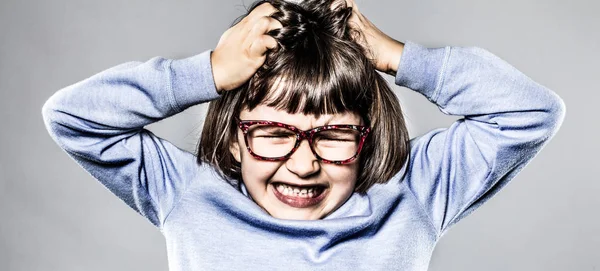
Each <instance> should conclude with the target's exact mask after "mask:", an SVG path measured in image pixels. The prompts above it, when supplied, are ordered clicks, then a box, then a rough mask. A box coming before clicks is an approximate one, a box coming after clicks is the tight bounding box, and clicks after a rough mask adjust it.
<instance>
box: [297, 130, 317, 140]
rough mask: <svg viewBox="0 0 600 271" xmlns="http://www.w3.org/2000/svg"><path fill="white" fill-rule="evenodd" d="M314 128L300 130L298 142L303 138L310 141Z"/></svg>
mask: <svg viewBox="0 0 600 271" xmlns="http://www.w3.org/2000/svg"><path fill="white" fill-rule="evenodd" d="M312 132H313V130H312V129H311V130H307V131H299V132H298V143H300V142H301V141H302V140H304V139H306V140H308V141H309V142H310V141H311V134H312Z"/></svg>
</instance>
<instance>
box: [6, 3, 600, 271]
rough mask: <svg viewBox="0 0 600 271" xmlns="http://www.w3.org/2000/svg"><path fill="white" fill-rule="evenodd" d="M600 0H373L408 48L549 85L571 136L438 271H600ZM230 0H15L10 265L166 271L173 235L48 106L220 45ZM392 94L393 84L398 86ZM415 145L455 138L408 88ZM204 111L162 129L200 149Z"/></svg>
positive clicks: (479, 216)
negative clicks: (72, 142) (463, 58)
mask: <svg viewBox="0 0 600 271" xmlns="http://www.w3.org/2000/svg"><path fill="white" fill-rule="evenodd" d="M592 2H593V1H584V0H578V1H568V3H567V1H549V0H546V1H541V0H519V1H517V0H507V1H493V2H492V1H485V2H484V1H461V0H427V1H423V0H410V1H409V0H406V1H392V0H389V1H359V2H358V4H359V7H360V8H361V10H362V12H363V13H364V14H365V15H366V16H367V17H368V18H369V19H370V20H371V21H373V22H374V23H375V25H377V26H378V27H379V28H381V29H382V30H383V31H384V32H386V33H387V34H388V35H390V36H392V37H394V38H395V39H397V40H400V41H405V40H413V41H416V42H419V43H421V44H423V45H426V46H430V47H432V46H444V45H454V46H478V47H482V48H485V49H487V50H489V51H491V52H493V53H494V54H496V55H498V56H499V57H501V58H503V59H505V60H506V61H508V62H509V63H511V64H512V65H513V66H515V67H516V68H518V69H519V70H521V71H522V72H524V73H525V74H527V75H528V76H529V77H531V78H532V79H534V80H535V81H537V82H539V83H541V84H543V85H545V86H547V87H549V88H550V89H552V90H554V91H555V92H556V93H558V94H559V96H560V97H562V98H563V99H564V101H565V103H566V105H567V114H566V118H565V121H564V123H563V126H562V128H561V130H560V131H559V133H558V134H557V135H556V136H555V137H554V139H553V140H552V141H551V142H550V144H548V145H547V146H546V147H545V148H544V149H543V150H542V152H541V153H540V155H538V156H537V157H536V158H535V159H534V160H533V161H532V162H531V163H530V164H529V165H528V166H527V167H526V168H524V169H523V171H522V172H521V173H520V174H519V175H518V176H517V177H516V178H515V179H514V180H513V182H512V183H510V184H509V185H508V186H507V187H505V189H504V190H503V191H502V192H501V193H499V194H498V195H496V196H495V197H494V198H493V199H492V200H490V201H488V203H487V204H485V205H484V206H483V207H481V208H480V209H479V210H477V211H476V212H475V213H473V214H472V215H471V216H469V217H467V218H466V219H464V220H463V221H462V222H461V223H459V224H457V225H456V226H454V228H453V229H452V230H450V231H449V232H448V234H447V235H445V236H444V237H443V238H442V239H441V241H440V243H439V244H438V246H437V247H436V250H435V252H434V255H433V258H432V261H431V264H430V270H600V233H599V232H600V217H599V214H600V212H598V210H597V208H598V207H599V206H600V197H599V196H598V193H599V192H600V182H599V181H600V180H599V177H598V175H597V174H594V175H593V174H592V171H593V170H597V169H598V167H599V165H598V162H600V159H598V153H600V149H599V146H600V144H599V143H598V141H597V140H598V132H599V129H598V124H600V121H598V120H597V118H598V117H599V114H598V113H597V112H596V111H593V105H592V103H595V102H596V100H597V99H598V98H600V95H599V94H598V93H599V91H598V89H597V87H595V84H593V83H592V82H597V80H598V78H599V69H598V62H599V60H600V59H599V56H600V50H599V49H600V46H599V42H600V34H599V33H600V27H599V26H600V18H599V17H598V15H597V14H598V13H597V11H598V10H599V5H598V4H593V3H592ZM244 3H245V4H249V3H250V1H248V0H246V1H244V2H242V0H229V1H214V0H213V1H209V0H194V1H149V0H144V1H141V0H135V1H116V0H105V1H69V0H55V1H42V0H32V1H18V0H10V1H2V2H1V3H0V35H1V36H0V90H1V93H0V116H2V125H1V126H0V131H1V132H0V144H1V145H0V146H1V154H0V217H1V219H2V220H1V222H0V270H166V269H167V256H166V248H165V244H164V239H163V237H162V235H161V233H160V232H159V231H158V230H157V229H156V228H154V227H153V226H152V225H151V224H150V223H148V222H146V220H144V219H143V218H142V217H141V216H139V215H137V214H136V213H135V212H134V211H133V210H131V209H129V207H127V206H126V205H125V204H124V203H123V202H121V201H120V200H119V199H118V198H116V197H115V196H113V195H112V194H110V192H109V191H108V190H106V189H104V188H103V187H102V186H101V185H100V184H98V183H97V182H96V181H95V180H94V179H93V178H92V177H91V176H90V175H89V174H87V173H86V172H85V171H84V170H83V169H82V168H80V167H79V166H77V165H76V164H75V162H74V161H73V160H71V159H70V158H69V157H68V156H67V155H66V154H65V153H64V152H63V151H62V150H61V149H59V147H58V146H57V145H56V144H55V143H54V142H53V141H52V140H51V138H50V137H49V136H48V134H47V132H46V130H45V128H44V125H43V122H42V116H41V108H42V105H43V103H44V102H45V101H46V99H48V98H49V97H50V96H51V95H52V94H53V93H54V92H55V91H57V90H58V89H60V88H62V87H65V86H67V85H70V84H73V83H75V82H77V81H80V80H83V79H85V78H87V77H89V76H91V75H93V74H95V73H97V72H100V71H102V70H104V69H107V68H109V67H112V66H115V65H117V64H120V63H123V62H127V61H131V60H139V61H145V60H148V59H150V58H151V57H153V56H159V55H160V56H164V57H168V58H183V57H186V56H190V55H193V54H197V53H200V52H202V51H204V50H207V49H210V48H214V47H215V46H216V44H217V42H218V40H219V37H220V36H221V34H222V33H223V32H224V31H225V30H226V29H227V28H228V27H229V25H230V24H231V23H232V21H233V20H234V19H235V18H236V17H237V16H239V15H240V14H242V13H243V12H244V7H243V4H244ZM386 77H387V78H388V79H389V82H390V83H391V84H393V81H392V80H393V78H391V77H389V76H387V75H386ZM395 89H396V91H397V94H398V96H399V98H400V99H401V104H402V106H403V108H404V110H405V114H406V117H407V121H408V125H409V129H410V134H411V137H415V136H418V135H420V134H423V133H425V132H426V131H428V130H430V129H433V128H437V127H447V126H449V125H450V123H451V122H452V121H454V120H455V119H457V117H453V116H446V115H444V114H443V113H442V112H441V111H439V110H438V109H437V107H435V106H434V105H433V104H431V103H429V102H428V101H427V100H426V99H425V98H424V97H423V96H421V95H420V94H418V93H416V92H412V91H410V90H409V89H406V88H400V87H395ZM204 113H205V111H204V107H203V106H195V107H192V108H190V109H188V110H187V111H185V112H183V113H181V114H178V115H176V116H174V117H171V118H169V119H166V120H164V121H161V122H158V123H156V124H153V125H150V126H149V128H150V129H151V130H153V131H154V132H155V133H157V134H158V135H159V136H162V137H164V138H166V139H168V140H170V141H172V142H173V143H175V144H176V145H178V146H180V147H182V148H185V149H187V150H190V151H193V150H194V146H195V144H196V140H197V139H198V136H199V132H200V127H201V124H202V119H203V117H204Z"/></svg>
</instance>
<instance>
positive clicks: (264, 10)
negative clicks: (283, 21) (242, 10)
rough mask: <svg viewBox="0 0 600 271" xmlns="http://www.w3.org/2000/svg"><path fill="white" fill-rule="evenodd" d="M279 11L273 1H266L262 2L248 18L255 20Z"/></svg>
mask: <svg viewBox="0 0 600 271" xmlns="http://www.w3.org/2000/svg"><path fill="white" fill-rule="evenodd" d="M275 12H277V9H276V8H275V7H274V6H273V5H271V3H268V2H265V3H262V4H260V5H259V6H258V7H256V8H254V9H253V10H252V12H250V14H248V16H246V17H247V18H248V20H249V21H250V22H252V21H254V20H255V19H257V18H260V17H265V16H270V15H271V14H273V13H275Z"/></svg>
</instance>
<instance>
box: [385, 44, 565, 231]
mask: <svg viewBox="0 0 600 271" xmlns="http://www.w3.org/2000/svg"><path fill="white" fill-rule="evenodd" d="M395 83H396V84H397V85H399V86H404V87H407V88H409V89H412V90H414V91H417V92H419V93H421V94H422V95H424V96H425V97H426V98H427V99H428V100H429V101H430V102H432V103H434V104H436V105H437V107H438V108H439V110H440V111H441V112H443V113H444V114H447V115H457V116H464V117H462V118H460V119H459V120H457V121H455V122H454V123H453V124H452V125H450V127H448V128H437V129H433V130H431V131H429V132H427V133H425V134H423V135H421V136H419V137H416V138H413V139H411V143H410V145H411V152H410V163H411V165H410V170H409V171H407V175H406V177H405V179H404V180H405V182H406V184H407V185H408V187H409V189H410V191H411V192H412V193H413V194H414V196H415V197H416V198H417V200H418V201H419V202H420V204H421V207H422V208H423V210H424V211H425V212H426V213H427V215H428V216H429V218H430V220H431V223H432V225H433V226H434V227H435V229H436V231H437V233H438V237H441V236H442V235H443V234H444V233H445V232H446V230H447V229H448V228H449V227H450V226H452V225H453V224H455V223H456V222H458V221H459V220H461V219H462V218H464V217H466V216H467V215H469V214H470V213H471V212H473V211H474V210H475V209H476V208H478V207H479V206H480V205H481V204H483V203H484V202H486V201H487V200H489V199H490V198H491V197H492V196H493V195H494V194H495V193H497V192H498V191H499V190H500V189H501V188H502V187H503V186H505V185H506V184H507V183H508V182H509V181H510V180H511V179H512V178H514V177H515V175H517V174H518V173H519V172H520V171H521V170H522V169H523V167H525V165H527V164H528V163H529V161H531V160H532V159H533V157H535V156H536V155H537V154H538V153H539V152H540V151H541V149H542V148H543V147H544V146H545V144H546V143H547V142H548V141H549V140H550V139H551V138H552V137H553V136H554V135H555V134H556V132H557V131H558V129H559V127H560V126H561V125H562V122H563V119H564V117H565V112H566V107H565V104H564V102H563V100H562V99H561V98H560V97H559V96H558V95H557V94H556V93H554V92H552V91H551V90H549V89H548V88H546V87H544V86H542V85H540V84H538V83H536V82H534V81H533V80H532V79H530V78H529V77H527V76H526V75H524V74H523V73H521V72H520V71H518V70H517V69H515V68H514V67H513V66H511V65H510V64H508V63H507V62H505V61H503V60H502V59H500V58H499V57H497V56H495V55H494V54H492V53H490V52H488V51H486V50H485V49H481V48H478V47H451V46H446V47H443V48H426V47H424V46H422V45H419V44H417V43H415V42H412V41H407V42H406V43H405V47H404V51H403V54H402V57H401V60H400V63H399V65H398V72H397V74H396V78H395Z"/></svg>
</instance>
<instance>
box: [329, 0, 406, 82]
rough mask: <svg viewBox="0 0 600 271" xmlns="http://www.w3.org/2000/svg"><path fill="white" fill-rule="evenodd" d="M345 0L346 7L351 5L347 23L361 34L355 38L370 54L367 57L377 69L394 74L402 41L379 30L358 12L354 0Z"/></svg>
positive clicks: (402, 47)
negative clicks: (350, 13)
mask: <svg viewBox="0 0 600 271" xmlns="http://www.w3.org/2000/svg"><path fill="white" fill-rule="evenodd" d="M345 1H346V5H348V7H352V15H351V16H350V19H349V20H348V25H349V26H350V27H351V28H352V29H355V30H358V31H359V32H361V33H362V35H363V37H360V38H357V39H356V41H357V42H358V43H359V44H360V45H361V46H362V47H363V48H364V49H365V50H366V51H367V52H368V53H369V54H370V55H369V56H367V57H369V58H370V59H371V60H372V61H373V62H374V63H373V64H374V65H375V68H376V69H377V70H379V71H381V72H384V73H387V74H390V75H394V76H395V75H396V72H397V69H398V64H399V63H400V58H401V57H402V51H403V50H404V43H402V42H399V41H397V40H394V39H393V38H391V37H390V36H388V35H386V34H385V33H383V32H381V30H379V29H378V28H377V27H376V26H375V25H374V24H373V23H371V22H370V21H369V20H368V19H367V18H366V17H365V16H364V15H363V14H362V13H360V11H359V10H358V6H357V5H356V3H355V2H354V0H345ZM334 3H335V1H334Z"/></svg>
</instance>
